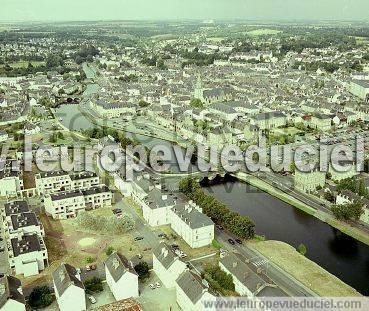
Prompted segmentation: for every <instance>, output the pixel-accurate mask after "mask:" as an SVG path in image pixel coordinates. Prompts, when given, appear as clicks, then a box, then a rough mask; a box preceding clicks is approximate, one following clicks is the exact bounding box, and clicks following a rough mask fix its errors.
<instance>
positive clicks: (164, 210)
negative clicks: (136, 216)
mask: <svg viewBox="0 0 369 311" xmlns="http://www.w3.org/2000/svg"><path fill="white" fill-rule="evenodd" d="M175 204H176V199H175V198H174V194H173V193H168V192H166V193H162V192H161V191H160V190H158V189H157V188H154V189H153V190H151V191H150V192H149V193H148V195H147V197H145V198H144V199H143V204H142V205H141V207H142V214H143V217H144V219H145V220H146V221H147V223H148V224H149V225H150V226H153V227H154V226H162V225H166V224H169V210H170V208H171V207H173V206H174V205H175Z"/></svg>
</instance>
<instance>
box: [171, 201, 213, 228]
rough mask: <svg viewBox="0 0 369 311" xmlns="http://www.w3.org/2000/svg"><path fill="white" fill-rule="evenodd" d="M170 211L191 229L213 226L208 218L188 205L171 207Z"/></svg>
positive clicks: (182, 204)
mask: <svg viewBox="0 0 369 311" xmlns="http://www.w3.org/2000/svg"><path fill="white" fill-rule="evenodd" d="M172 211H173V212H174V213H175V214H177V215H178V216H179V217H180V218H181V219H182V220H183V221H184V222H185V223H187V224H188V225H189V227H190V228H191V229H197V228H202V227H206V226H211V225H214V223H213V221H212V220H211V219H210V218H209V217H208V216H206V215H205V214H203V213H201V212H199V211H198V210H197V209H195V208H194V207H191V206H189V205H188V203H181V204H177V205H175V206H173V207H172Z"/></svg>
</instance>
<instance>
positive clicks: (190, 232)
mask: <svg viewBox="0 0 369 311" xmlns="http://www.w3.org/2000/svg"><path fill="white" fill-rule="evenodd" d="M169 220H170V224H171V227H172V229H173V230H174V231H175V232H176V233H177V234H178V235H179V236H181V237H182V238H183V239H184V240H185V242H186V243H187V244H188V245H189V246H190V247H192V248H198V247H202V246H206V245H209V244H211V243H212V241H213V239H214V223H213V221H212V220H211V219H210V218H209V217H208V216H206V215H205V214H203V213H202V212H201V210H200V208H199V207H198V206H197V205H196V204H195V203H193V202H191V201H190V202H188V203H182V204H177V205H175V206H174V207H172V208H171V209H170V211H169Z"/></svg>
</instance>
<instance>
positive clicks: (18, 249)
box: [8, 234, 48, 277]
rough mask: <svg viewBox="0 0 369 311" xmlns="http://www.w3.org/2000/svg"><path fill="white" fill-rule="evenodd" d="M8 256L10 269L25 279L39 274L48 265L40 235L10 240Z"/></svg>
mask: <svg viewBox="0 0 369 311" xmlns="http://www.w3.org/2000/svg"><path fill="white" fill-rule="evenodd" d="M8 256H9V266H10V268H11V269H14V271H15V274H24V276H25V277H27V276H31V275H37V274H39V272H40V271H42V270H44V269H45V267H46V266H47V265H48V254H47V250H46V247H45V243H44V240H43V238H42V237H41V236H40V235H38V234H30V235H23V236H22V237H21V238H19V237H15V238H12V239H10V243H9V252H8Z"/></svg>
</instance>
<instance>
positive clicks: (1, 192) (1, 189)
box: [0, 159, 23, 197]
mask: <svg viewBox="0 0 369 311" xmlns="http://www.w3.org/2000/svg"><path fill="white" fill-rule="evenodd" d="M0 161H1V162H2V163H0V168H1V170H0V196H6V197H15V196H17V193H18V192H19V191H21V190H23V174H22V170H21V169H20V162H19V161H18V160H16V159H4V160H0Z"/></svg>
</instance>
